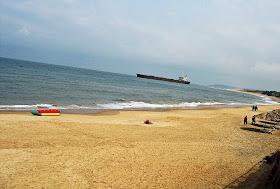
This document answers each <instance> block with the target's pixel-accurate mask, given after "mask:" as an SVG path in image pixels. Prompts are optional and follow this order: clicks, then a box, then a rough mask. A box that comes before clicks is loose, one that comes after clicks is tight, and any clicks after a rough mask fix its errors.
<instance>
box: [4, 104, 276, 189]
mask: <svg viewBox="0 0 280 189" xmlns="http://www.w3.org/2000/svg"><path fill="white" fill-rule="evenodd" d="M279 108H280V105H276V106H259V110H258V111H257V112H253V111H251V107H239V108H208V109H199V110H165V111H157V112H153V111H107V112H99V113H95V114H65V113H63V114H61V116H50V117H47V116H45V117H44V116H42V117H40V116H33V115H32V114H31V113H28V112H1V113H0V170H1V171H0V187H1V188H32V187H33V188H225V187H227V186H230V187H234V186H239V187H246V188H247V187H249V186H250V187H252V186H253V185H254V184H256V180H258V178H259V177H260V176H261V173H262V172H263V170H265V169H268V168H269V166H268V165H266V164H264V163H261V160H262V158H263V157H264V156H266V155H269V154H270V153H272V152H274V151H275V150H276V149H279V147H280V136H279V131H277V133H276V134H275V135H270V134H265V133H260V132H258V128H256V127H252V126H243V118H244V116H245V115H248V118H249V119H248V120H249V123H250V122H251V117H252V116H253V115H254V114H258V113H262V112H267V111H270V110H273V109H279ZM146 119H149V120H150V121H152V122H153V123H154V124H152V125H146V124H143V121H144V120H146ZM260 170H261V171H260ZM250 175H251V176H250ZM252 175H254V176H252Z"/></svg>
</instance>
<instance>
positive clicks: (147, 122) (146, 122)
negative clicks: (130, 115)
mask: <svg viewBox="0 0 280 189" xmlns="http://www.w3.org/2000/svg"><path fill="white" fill-rule="evenodd" d="M144 123H145V124H153V123H152V122H150V121H149V120H148V119H147V120H146V121H144Z"/></svg>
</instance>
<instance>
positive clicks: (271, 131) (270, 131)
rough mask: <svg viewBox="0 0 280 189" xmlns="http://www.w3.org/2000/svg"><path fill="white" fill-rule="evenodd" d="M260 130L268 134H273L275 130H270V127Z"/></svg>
mask: <svg viewBox="0 0 280 189" xmlns="http://www.w3.org/2000/svg"><path fill="white" fill-rule="evenodd" d="M260 131H261V132H262V133H269V134H272V135H273V134H274V132H275V130H270V129H260Z"/></svg>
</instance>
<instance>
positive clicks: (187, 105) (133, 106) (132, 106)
mask: <svg viewBox="0 0 280 189" xmlns="http://www.w3.org/2000/svg"><path fill="white" fill-rule="evenodd" d="M214 105H225V104H223V103H219V102H208V103H201V102H191V103H189V102H184V103H179V104H151V103H146V102H135V101H130V102H123V103H110V104H98V108H99V109H114V110H115V109H142V108H149V109H156V108H190V107H198V106H214Z"/></svg>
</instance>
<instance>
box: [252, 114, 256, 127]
mask: <svg viewBox="0 0 280 189" xmlns="http://www.w3.org/2000/svg"><path fill="white" fill-rule="evenodd" d="M255 124H256V116H255V115H253V117H252V125H255Z"/></svg>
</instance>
